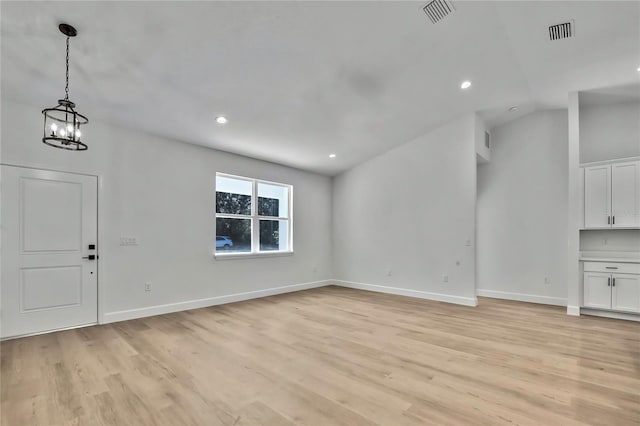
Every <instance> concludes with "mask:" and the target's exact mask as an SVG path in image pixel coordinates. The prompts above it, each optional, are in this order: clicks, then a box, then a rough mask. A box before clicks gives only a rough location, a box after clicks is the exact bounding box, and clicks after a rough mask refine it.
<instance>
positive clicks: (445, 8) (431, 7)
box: [422, 0, 455, 24]
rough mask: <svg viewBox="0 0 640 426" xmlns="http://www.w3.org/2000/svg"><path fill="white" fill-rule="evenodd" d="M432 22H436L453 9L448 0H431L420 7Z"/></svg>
mask: <svg viewBox="0 0 640 426" xmlns="http://www.w3.org/2000/svg"><path fill="white" fill-rule="evenodd" d="M422 10H424V13H426V14H427V16H428V17H429V19H431V22H432V23H434V24H435V23H437V22H439V21H441V20H442V19H443V18H445V17H446V16H448V15H449V14H450V13H452V12H453V11H454V10H455V9H454V8H453V4H451V1H450V0H433V1H430V2H429V3H427V5H426V6H425V7H423V8H422Z"/></svg>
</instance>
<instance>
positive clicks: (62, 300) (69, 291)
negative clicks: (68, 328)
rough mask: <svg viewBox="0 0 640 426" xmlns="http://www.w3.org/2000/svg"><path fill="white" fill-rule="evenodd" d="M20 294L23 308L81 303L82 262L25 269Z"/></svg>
mask: <svg viewBox="0 0 640 426" xmlns="http://www.w3.org/2000/svg"><path fill="white" fill-rule="evenodd" d="M20 296H21V297H20V299H21V303H20V305H21V309H20V310H21V312H25V311H32V310H36V309H56V308H60V307H63V306H77V305H80V304H81V303H82V269H81V268H80V267H79V266H62V267H55V268H51V267H44V268H25V269H22V270H21V275H20Z"/></svg>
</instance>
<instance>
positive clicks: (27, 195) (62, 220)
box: [19, 177, 82, 252]
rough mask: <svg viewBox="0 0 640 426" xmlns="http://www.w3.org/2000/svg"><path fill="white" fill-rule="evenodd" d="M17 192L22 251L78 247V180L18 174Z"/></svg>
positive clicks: (80, 231) (80, 194) (79, 219)
mask: <svg viewBox="0 0 640 426" xmlns="http://www.w3.org/2000/svg"><path fill="white" fill-rule="evenodd" d="M19 196H20V199H21V200H22V203H21V204H22V205H21V206H20V210H21V211H20V219H21V225H22V226H21V228H22V230H21V231H22V232H21V236H22V251H23V252H37V251H46V252H50V251H75V252H80V251H81V250H82V247H81V245H82V184H81V183H79V182H63V181H55V180H46V179H32V178H27V177H20V193H19ZM60 200H64V201H65V204H62V203H61V202H60ZM42 212H46V214H42Z"/></svg>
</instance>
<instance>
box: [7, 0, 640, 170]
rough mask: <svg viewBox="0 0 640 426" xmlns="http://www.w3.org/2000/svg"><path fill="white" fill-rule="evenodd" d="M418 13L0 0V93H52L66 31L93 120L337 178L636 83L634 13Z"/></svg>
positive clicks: (58, 84)
mask: <svg viewBox="0 0 640 426" xmlns="http://www.w3.org/2000/svg"><path fill="white" fill-rule="evenodd" d="M424 3H426V2H400V1H388V2H383V1H374V2H275V1H267V2H179V1H172V2H107V1H99V2H71V3H65V2H38V3H36V2H27V1H24V2H7V1H3V2H2V3H1V4H0V7H1V13H2V33H1V35H2V58H1V59H2V61H1V63H2V70H1V71H2V97H3V98H7V99H12V100H15V101H19V102H24V103H29V104H35V105H38V106H42V107H45V106H51V105H53V104H55V101H56V100H57V99H59V98H61V97H62V96H63V94H64V37H63V36H62V35H61V34H60V33H59V32H58V30H57V24H58V23H60V22H68V23H70V24H72V25H74V26H75V27H76V28H77V29H78V31H79V37H77V38H76V39H73V40H72V41H71V99H72V100H74V101H75V102H76V103H77V104H78V108H79V110H80V111H81V112H83V113H85V114H86V115H88V116H89V118H90V119H98V120H103V121H108V122H112V123H116V124H119V125H121V126H125V127H130V128H136V129H140V130H143V131H146V132H150V133H154V134H160V135H166V136H169V137H171V138H175V139H178V140H181V141H185V142H189V143H194V144H199V145H204V146H209V147H213V148H218V149H222V150H226V151H231V152H235V153H239V154H244V155H248V156H251V157H256V158H261V159H265V160H269V161H273V162H277V163H282V164H287V165H291V166H295V167H299V168H302V169H307V170H312V171H316V172H321V173H326V174H336V173H339V172H341V171H343V170H346V169H348V168H349V167H352V166H353V165H355V164H357V163H359V162H362V161H364V160H366V159H368V158H370V157H372V156H375V155H377V154H379V153H382V152H384V151H386V150H389V149H391V148H393V147H394V146H397V145H399V144H401V143H404V142H406V141H409V140H411V139H413V138H415V137H417V136H419V135H421V134H424V133H426V132H428V131H429V130H430V129H432V128H434V127H435V126H437V125H439V124H441V123H444V122H446V121H448V120H450V119H452V118H454V117H455V116H457V115H460V114H462V113H465V112H471V111H479V112H480V113H481V116H482V117H484V118H485V119H486V120H487V121H488V122H489V124H490V125H496V124H500V123H502V122H505V121H507V120H509V119H512V118H515V117H517V116H519V115H521V114H524V113H527V112H530V111H532V110H535V109H539V108H553V107H563V106H565V105H566V98H567V93H568V92H569V91H574V90H590V89H595V88H600V87H606V86H621V85H626V84H632V83H637V82H638V81H639V80H640V73H638V72H637V71H636V69H637V68H638V66H640V2H637V1H636V2H611V1H602V2H591V1H584V2H582V1H571V2H558V1H554V2H536V1H534V2H516V1H513V2H484V1H475V2H463V1H454V4H455V6H456V8H457V10H456V11H455V12H454V13H453V14H452V15H450V16H449V17H447V18H446V19H445V20H443V21H441V22H439V23H437V24H435V25H434V24H432V23H431V22H430V21H429V20H428V19H427V17H426V15H424V13H423V12H422V11H421V6H422V5H423V4H424ZM568 19H574V20H575V24H576V37H575V38H573V39H568V40H562V41H556V42H551V41H549V39H548V32H547V27H548V26H549V25H551V24H556V23H560V22H564V21H566V20H568ZM465 79H470V80H471V81H472V82H473V86H472V88H471V89H469V90H468V91H462V90H460V88H459V86H460V82H461V81H463V80H465ZM50 104H51V105H50ZM511 105H519V106H520V108H519V111H518V112H516V113H508V112H506V111H507V109H508V107H509V106H511ZM220 114H224V115H226V116H228V117H229V123H228V124H226V125H224V126H220V125H217V124H216V123H215V121H214V118H215V116H217V115H220ZM34 120H39V118H38V117H34ZM85 134H86V137H87V138H89V136H90V127H87V130H86V132H85ZM103 143H108V141H103ZM330 153H336V154H337V158H335V159H329V158H328V155H329V154H330Z"/></svg>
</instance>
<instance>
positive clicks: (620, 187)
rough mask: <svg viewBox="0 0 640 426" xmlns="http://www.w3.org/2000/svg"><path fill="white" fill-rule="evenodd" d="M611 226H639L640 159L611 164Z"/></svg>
mask: <svg viewBox="0 0 640 426" xmlns="http://www.w3.org/2000/svg"><path fill="white" fill-rule="evenodd" d="M611 215H612V216H613V217H614V220H613V222H614V223H613V225H612V227H613V228H630V227H640V161H633V162H629V163H620V164H613V165H612V166H611Z"/></svg>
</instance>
